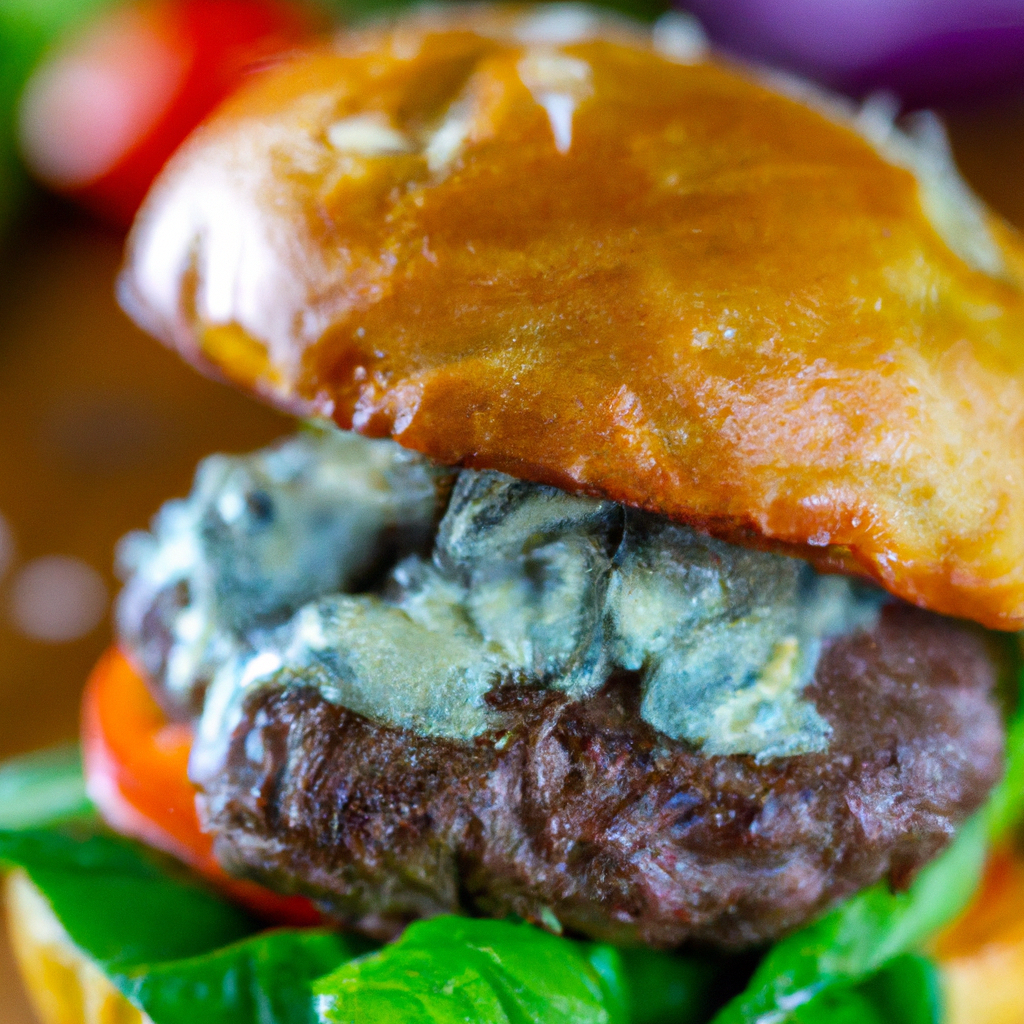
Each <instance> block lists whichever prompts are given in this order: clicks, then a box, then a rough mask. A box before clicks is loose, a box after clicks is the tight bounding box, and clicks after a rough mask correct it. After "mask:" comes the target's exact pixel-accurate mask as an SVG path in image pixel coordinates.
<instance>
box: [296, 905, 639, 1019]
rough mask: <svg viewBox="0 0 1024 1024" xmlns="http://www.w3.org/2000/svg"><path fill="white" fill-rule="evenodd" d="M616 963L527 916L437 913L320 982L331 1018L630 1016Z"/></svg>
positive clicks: (325, 1014)
mask: <svg viewBox="0 0 1024 1024" xmlns="http://www.w3.org/2000/svg"><path fill="white" fill-rule="evenodd" d="M608 967H609V963H608V961H606V962H605V963H604V965H603V969H602V971H600V972H599V971H598V970H596V969H595V967H594V965H593V964H592V963H591V961H590V959H589V957H588V949H587V947H586V946H585V945H583V944H578V943H573V942H570V941H568V940H565V939H560V938H557V937H556V936H554V935H549V934H547V933H546V932H542V931H540V930H539V929H537V928H533V927H531V926H530V925H527V924H512V923H510V922H507V921H478V920H470V919H467V918H460V917H437V918H434V919H433V920H430V921H421V922H418V923H416V924H413V925H410V926H409V928H407V929H406V931H405V933H404V934H403V935H402V937H401V938H400V939H399V940H398V941H397V942H395V943H393V944H392V945H390V946H387V947H386V948H385V949H383V950H381V951H380V952H379V953H375V954H373V955H372V956H368V957H364V958H362V959H361V960H355V961H353V962H352V963H349V964H346V965H344V966H343V967H341V968H339V969H338V970H337V971H335V972H334V973H333V974H330V975H328V976H327V977H326V978H324V979H322V980H321V981H320V982H318V983H317V985H316V986H315V992H316V993H317V995H318V996H319V999H318V1001H317V1002H318V1008H319V1011H320V1019H321V1020H322V1021H324V1022H329V1024H400V1022H405V1021H408V1022H410V1024H413V1022H415V1024H428V1022H429V1024H463V1022H465V1021H473V1022H480V1024H533V1022H541V1021H543V1022H545V1024H562V1022H564V1024H625V1019H626V1018H625V1008H624V1001H623V998H622V991H623V990H622V985H621V981H620V982H619V983H618V984H617V985H613V986H609V984H608V980H607V974H608ZM612 972H614V974H616V975H617V974H619V973H621V966H619V965H614V966H613V967H612Z"/></svg>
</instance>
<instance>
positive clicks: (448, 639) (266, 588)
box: [119, 430, 883, 761]
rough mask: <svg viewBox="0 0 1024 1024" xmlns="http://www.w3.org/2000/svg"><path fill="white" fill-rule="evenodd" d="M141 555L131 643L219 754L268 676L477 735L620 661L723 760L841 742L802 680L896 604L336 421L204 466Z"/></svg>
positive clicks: (646, 709)
mask: <svg viewBox="0 0 1024 1024" xmlns="http://www.w3.org/2000/svg"><path fill="white" fill-rule="evenodd" d="M449 492H450V493H449ZM446 501H447V504H446V506H445V502H446ZM442 508H445V511H444V514H443V516H440V518H438V517H439V513H440V510H441V509H442ZM121 563H122V566H123V569H124V571H125V573H126V576H127V585H126V587H125V589H124V591H123V593H122V596H121V599H120V604H119V625H120V630H121V635H122V638H123V639H124V641H125V643H126V644H127V645H128V646H129V647H130V649H131V650H133V651H134V652H135V655H136V657H137V658H138V659H139V660H140V661H141V662H142V663H143V665H144V666H145V667H146V669H147V671H149V672H150V673H151V674H152V675H153V677H154V678H155V679H156V680H157V681H158V682H159V684H160V685H161V686H162V687H163V688H164V689H165V691H166V692H167V693H168V694H169V695H170V696H171V697H172V698H174V699H177V700H179V701H180V702H181V703H182V704H183V705H185V706H188V707H191V708H193V709H194V710H196V711H198V709H199V708H200V707H202V708H203V711H202V717H201V723H200V730H199V736H198V743H197V746H196V754H195V756H196V757H198V758H200V759H204V758H210V759H213V760H216V758H218V757H219V756H220V754H221V753H222V748H223V744H224V743H225V742H226V739H227V736H228V735H229V734H230V731H231V729H232V728H233V726H234V725H235V724H236V723H237V721H238V719H239V717H240V715H241V709H242V705H243V703H244V700H245V698H246V696H247V695H248V694H249V693H251V692H252V691H253V690H254V689H257V688H262V687H268V686H279V687H280V686H290V685H312V686H315V687H317V688H318V689H319V690H320V692H321V693H322V694H323V695H324V696H325V697H326V698H327V699H328V700H331V701H333V702H336V703H338V704H340V705H342V706H344V707H347V708H349V709H350V710H352V711H355V712H357V713H359V714H362V715H365V716H366V717H368V718H370V719H372V720H374V721H378V722H381V723H386V724H390V725H397V726H401V727H404V728H407V729H412V730H415V731H416V732H419V733H421V734H425V735H433V736H444V737H449V738H452V739H458V740H470V739H472V738H473V737H476V736H479V735H481V734H483V733H486V732H488V731H491V730H495V729H500V728H501V724H502V723H501V718H500V715H499V713H498V712H496V711H495V710H494V709H493V708H492V707H491V706H490V705H489V703H488V701H487V699H486V697H487V694H488V693H489V692H490V691H492V690H493V689H494V688H495V687H498V686H502V685H527V686H534V687H543V688H549V689H554V690H561V691H564V692H565V693H567V694H568V695H569V696H570V697H571V698H572V699H582V698H584V697H586V696H588V695H590V694H593V693H595V692H596V691H597V690H599V689H600V688H601V686H602V685H603V684H604V683H605V682H606V681H607V680H608V679H609V677H610V676H611V675H612V674H613V673H615V672H621V671H628V672H634V673H636V674H637V678H638V680H639V686H640V692H641V704H640V708H641V715H642V716H643V718H644V720H645V721H647V722H648V723H649V724H650V725H651V726H653V727H654V728H655V729H657V730H658V731H659V732H661V733H663V734H664V735H666V736H667V737H670V738H671V739H674V740H682V741H686V742H689V743H691V744H693V745H694V746H696V747H699V748H701V749H702V750H703V751H704V752H705V753H708V754H748V755H753V756H754V757H756V758H757V759H759V760H762V761H763V760H769V759H772V758H777V757H785V756H792V755H794V754H803V753H811V752H815V751H821V750H825V749H827V746H828V742H829V736H830V732H831V730H830V726H829V725H828V723H827V722H826V721H825V720H824V719H823V718H822V717H821V716H820V715H819V714H818V711H817V709H816V708H815V707H814V704H813V703H812V702H811V701H810V700H808V699H806V698H805V697H804V696H803V693H802V691H803V689H804V687H805V685H806V684H807V683H808V682H809V681H810V680H811V678H812V677H813V675H814V670H815V667H816V665H817V662H818V658H819V655H820V652H821V649H822V644H823V642H824V641H825V640H826V639H827V638H829V637H832V636H837V635H840V634H844V633H848V632H851V631H853V630H857V629H868V628H870V627H871V626H872V625H873V624H874V622H875V621H876V619H877V616H878V612H879V608H880V606H881V604H882V601H883V596H882V595H880V593H879V592H878V591H875V590H874V589H873V588H868V587H865V586H864V585H862V584H859V583H856V582H854V581H851V580H848V579H846V578H844V577H837V576H822V575H819V574H818V573H816V572H815V571H814V570H813V569H811V568H810V567H809V566H808V565H806V564H805V563H804V562H802V561H800V560H797V559H792V558H787V557H785V556H782V555H776V554H768V553H765V552H759V551H752V550H748V549H745V548H740V547H737V546H735V545H732V544H728V543H725V542H724V541H719V540H715V539H713V538H709V537H706V536H704V535H703V534H700V533H698V532H696V531H695V530H692V529H690V528H688V527H685V526H681V525H678V524H674V523H671V522H669V521H667V520H665V519H663V518H661V517H658V516H654V515H650V514H647V513H642V512H638V511H636V510H633V509H627V508H624V507H623V506H621V505H617V504H615V503H613V502H608V501H599V500H596V499H592V498H586V497H580V496H576V495H571V494H567V493H565V492H563V491H560V490H557V489H555V488H551V487H545V486H541V485H537V484H530V483H526V482H524V481H520V480H516V479H514V478H512V477H509V476H505V475H503V474H501V473H496V472H478V471H473V470H462V471H460V472H458V473H457V474H454V473H453V472H451V471H448V470H443V469H440V468H438V467H435V466H433V465H432V464H431V463H429V462H428V461H427V460H425V459H423V458H421V457H420V456H417V455H415V454H414V453H410V452H407V451H405V450H404V449H402V448H400V447H399V446H398V445H396V444H394V443H393V442H387V441H368V440H365V439H363V438H360V437H357V436H355V435H348V434H342V433H339V432H336V431H330V430H327V431H318V432H308V433H303V434H300V435H299V436H297V437H295V438H293V439H291V440H288V441H285V442H283V443H281V444H279V445H277V446H275V447H273V448H270V449H266V450H264V451H260V452H256V453H253V454H251V455H247V456H241V457H233V458H228V457H225V456H214V457H213V458H211V459H208V460H206V462H204V463H203V464H202V465H201V467H200V469H199V471H198V473H197V476H196V482H195V486H194V488H193V491H192V494H191V495H190V496H189V497H188V498H187V499H185V500H183V501H178V502H171V503H169V504H168V505H167V506H165V507H164V509H163V510H162V511H161V512H160V513H159V515H158V516H157V517H156V519H155V520H154V522H153V528H152V531H151V532H150V533H148V534H134V535H131V536H129V537H128V538H126V540H125V541H124V542H123V545H122V548H121Z"/></svg>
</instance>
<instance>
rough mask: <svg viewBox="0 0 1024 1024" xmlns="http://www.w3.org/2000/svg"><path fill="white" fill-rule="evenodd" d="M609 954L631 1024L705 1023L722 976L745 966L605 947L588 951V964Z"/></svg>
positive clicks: (723, 979) (722, 960)
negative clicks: (618, 973) (613, 959)
mask: <svg viewBox="0 0 1024 1024" xmlns="http://www.w3.org/2000/svg"><path fill="white" fill-rule="evenodd" d="M609 954H614V955H615V957H616V958H617V959H618V961H619V962H620V963H621V965H622V975H621V976H622V978H623V980H624V988H625V992H624V1002H625V1005H626V1007H627V1014H626V1016H627V1018H628V1020H629V1021H630V1024H699V1022H702V1021H707V1020H710V1018H711V1016H712V1012H713V1010H714V1009H715V1008H716V1007H717V1006H721V1005H722V1002H723V999H724V997H723V996H722V995H721V992H722V989H723V987H724V984H725V983H726V982H727V976H728V975H731V974H733V973H735V972H736V971H737V970H738V971H740V972H743V971H744V963H745V962H744V961H737V960H735V959H728V958H724V957H718V958H714V959H713V958H710V957H699V956H678V955H672V954H669V953H660V952H657V951H655V950H650V949H614V948H613V947H611V946H606V945H597V946H594V947H593V951H592V952H591V954H590V962H591V963H593V964H594V965H595V966H598V964H599V963H600V962H601V959H602V958H603V957H605V956H608V955H609ZM598 969H599V970H600V967H598ZM733 991H735V989H733Z"/></svg>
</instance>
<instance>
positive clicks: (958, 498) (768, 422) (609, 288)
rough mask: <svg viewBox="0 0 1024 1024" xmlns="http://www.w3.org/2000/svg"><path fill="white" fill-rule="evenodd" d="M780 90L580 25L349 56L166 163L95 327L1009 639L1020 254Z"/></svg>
mask: <svg viewBox="0 0 1024 1024" xmlns="http://www.w3.org/2000/svg"><path fill="white" fill-rule="evenodd" d="M789 92H790V95H783V94H782V93H781V92H778V91H773V89H772V88H769V87H768V86H766V85H765V84H763V83H762V82H761V81H760V79H759V76H758V75H757V74H756V73H755V72H753V71H750V70H743V69H736V68H732V67H728V66H724V65H722V64H720V63H713V62H709V61H705V60H702V59H701V58H700V56H699V55H698V52H697V46H696V40H695V39H693V38H690V37H688V36H687V35H686V33H685V31H683V29H682V26H681V25H679V24H673V23H671V22H670V23H667V24H663V25H662V26H661V27H660V28H659V29H658V30H657V31H655V33H654V34H653V36H652V35H650V34H648V33H646V32H644V31H642V30H640V29H638V28H631V27H629V26H628V25H625V24H622V23H619V22H614V21H607V20H605V19H600V18H598V17H597V16H595V15H593V14H592V13H590V12H588V11H586V10H585V9H579V8H565V7H561V8H553V9H548V10H543V9H542V10H541V11H540V12H539V13H524V12H523V11H522V10H516V9H514V8H469V9H468V11H466V10H465V9H464V10H463V12H461V13H458V14H455V13H452V12H451V11H450V10H448V11H446V10H444V9H440V10H434V11H430V10H428V11H426V12H420V13H418V14H415V15H413V16H411V17H410V18H407V19H406V20H403V21H398V22H395V23H391V24H388V25H384V26H381V27H377V28H371V29H367V30H364V31H361V32H355V33H351V34H348V35H344V36H341V37H340V38H338V39H337V40H335V41H334V42H333V43H332V44H330V45H325V47H324V48H322V49H321V50H320V51H318V52H315V53H311V54H309V55H306V56H305V57H302V58H301V59H298V60H296V61H294V62H290V63H287V64H285V65H283V66H280V67H278V68H275V69H271V70H270V71H268V72H267V73H265V74H263V75H261V76H260V77H259V78H257V79H256V80H254V81H253V82H252V84H251V85H250V86H249V87H248V88H247V89H246V90H244V91H243V92H242V93H241V94H240V95H239V96H238V97H236V98H235V99H234V100H232V101H231V102H229V104H228V105H227V106H226V107H224V108H223V109H222V110H221V112H220V113H219V114H218V115H217V116H216V117H215V118H214V119H213V121H211V122H210V123H209V124H208V125H206V126H205V127H204V128H203V129H202V130H200V132H199V133H197V134H196V135H195V136H194V137H193V139H192V140H191V141H190V142H189V143H188V144H187V145H186V146H185V148H184V149H183V150H182V151H181V152H180V154H179V155H178V156H177V157H176V158H175V159H174V160H173V161H172V163H171V165H170V167H169V168H168V170H167V171H166V172H165V173H164V175H163V177H162V178H161V179H160V181H159V183H158V184H157V186H156V188H155V189H154V191H153V193H152V194H151V196H150V198H149V200H148V202H147V204H146V206H145V207H144V212H143V214H142V217H141V219H140V221H139V222H138V224H137V225H136V228H135V230H134V234H133V236H132V242H131V246H130V253H129V258H128V263H127V266H126V269H125V271H124V275H123V278H122V298H123V301H124V302H125V305H126V307H127V308H128V309H129V311H130V312H131V313H132V314H133V315H134V316H135V317H136V319H137V320H139V321H140V322H141V323H142V324H143V325H144V326H146V327H147V328H148V329H150V330H151V331H153V332H154V333H155V334H157V335H158V336H160V337H162V338H163V339H164V340H165V341H167V342H168V343H169V344H172V345H174V346H175V347H177V348H178V349H179V350H180V351H181V352H182V353H183V354H184V355H185V356H186V358H188V359H190V360H192V361H193V362H195V363H196V364H197V365H199V366H201V367H203V368H204V369H206V370H207V371H208V372H216V373H219V374H221V375H223V376H225V377H227V378H230V379H232V380H234V381H236V382H238V383H240V384H242V385H244V386H246V387H249V388H252V389H254V390H255V391H257V392H259V393H260V394H261V395H263V396H264V397H266V398H268V399H269V400H270V401H272V402H274V403H276V404H278V405H281V406H283V407H285V408H289V409H292V410H295V411H300V412H303V413H305V414H309V415H320V416H330V417H332V418H333V419H334V420H335V421H336V422H337V423H338V424H339V425H341V426H343V427H349V426H351V427H354V428H355V429H356V430H359V431H362V432H364V433H367V434H372V435H391V436H393V437H395V438H396V439H397V440H398V441H399V442H400V443H401V444H403V445H406V446H408V447H410V448H414V449H417V450H418V451H421V452H424V453H426V454H427V455H429V456H431V457H433V458H435V459H437V460H440V461H441V462H445V463H452V464H462V465H469V466H476V467H491V468H497V469H500V470H504V471H506V472H510V473H513V474H515V475H517V476H520V477H523V478H526V479H530V480H534V481H539V482H544V483H552V484H555V485H557V486H560V487H563V488H566V489H568V490H581V491H585V492H587V493H591V494H595V495H603V496H606V497H609V498H612V499H614V500H616V501H621V502H625V503H627V504H630V505H635V506H639V507H643V508H646V509H650V510H653V511H657V512H661V513H664V514H666V515H668V516H670V517H672V518H674V519H678V520H680V521H684V522H687V523H691V524H695V525H697V526H699V527H701V528H704V529H707V530H709V531H711V532H713V533H715V534H717V535H719V536H723V537H726V538H728V539H732V540H735V541H738V542H739V543H744V544H756V545H762V544H763V545H769V546H772V547H780V548H783V549H792V550H794V551H795V552H796V553H798V554H800V555H801V556H803V557H805V558H810V559H811V560H813V561H815V562H816V563H817V564H818V565H823V566H825V567H832V568H837V569H842V570H845V571H852V572H862V573H864V574H866V575H869V576H871V577H873V578H875V579H876V580H878V581H879V582H880V583H881V584H882V585H883V586H885V587H886V588H887V589H889V590H890V591H891V592H893V593H895V594H898V595H899V596H901V597H903V598H905V599H907V600H908V601H911V602H914V603H917V604H919V605H923V606H926V607H929V608H932V609H934V610H937V611H941V612H945V613H948V614H951V615H956V616H962V617H966V618H971V619H976V620H978V621H980V622H983V623H985V624H986V625H989V626H993V627H998V628H1005V629H1017V628H1020V627H1021V626H1024V419H1022V417H1024V285H1022V282H1024V256H1022V250H1021V247H1020V243H1019V240H1018V239H1017V238H1016V236H1014V235H1012V233H1011V232H1010V230H1009V229H1008V228H1006V227H1005V226H1003V225H1002V224H1000V223H998V222H997V221H996V220H995V219H994V218H992V217H991V216H990V215H988V214H987V213H986V211H984V209H983V208H982V207H981V206H980V204H979V203H978V202H977V200H975V199H974V198H973V197H972V196H971V195H970V193H969V192H968V191H967V190H966V188H965V187H964V186H963V185H962V183H961V182H960V181H959V179H958V178H957V177H956V174H955V172H954V171H953V170H952V167H951V165H949V164H948V162H944V161H946V160H947V158H945V157H944V155H943V152H942V150H941V146H940V145H939V144H938V143H935V142H934V140H933V144H932V145H931V146H930V147H929V146H927V145H925V146H923V147H922V146H919V145H917V144H915V143H913V142H912V140H911V139H910V138H909V137H907V136H904V135H903V134H902V133H900V132H898V131H897V130H896V129H894V128H893V127H892V125H891V123H890V124H886V123H884V119H879V117H878V116H876V114H877V112H873V111H872V110H871V109H869V110H867V111H861V112H857V111H855V110H853V109H851V110H849V111H847V110H845V109H844V108H842V107H841V106H840V105H839V104H838V102H837V101H830V100H828V99H827V98H825V97H811V98H806V97H805V98H804V99H803V100H801V99H800V98H794V96H793V95H792V89H790V90H789ZM928 127H929V124H928V123H927V122H925V123H924V128H925V129H928ZM925 134H926V135H927V134H928V133H927V131H926V132H925Z"/></svg>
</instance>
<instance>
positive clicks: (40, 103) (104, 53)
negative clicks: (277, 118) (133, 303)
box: [19, 0, 318, 226]
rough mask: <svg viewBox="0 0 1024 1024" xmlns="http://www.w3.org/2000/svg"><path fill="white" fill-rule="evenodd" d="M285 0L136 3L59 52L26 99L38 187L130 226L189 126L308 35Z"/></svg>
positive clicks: (23, 138)
mask: <svg viewBox="0 0 1024 1024" xmlns="http://www.w3.org/2000/svg"><path fill="white" fill-rule="evenodd" d="M317 25H318V22H317V21H316V19H315V18H314V16H313V14H312V9H311V8H307V7H304V6H299V5H297V4H294V3H286V2H283V0H144V2H141V3H134V4H128V5H124V6H116V7H113V8H110V9H107V10H105V11H103V12H102V13H101V14H100V15H99V16H98V17H97V19H96V20H94V21H93V22H91V23H90V24H88V25H87V26H86V27H85V28H84V29H82V30H81V31H79V32H78V33H76V34H74V35H72V36H71V37H70V38H69V39H67V40H66V41H65V42H64V43H63V45H60V46H58V47H57V48H56V49H55V50H54V51H53V52H52V53H51V54H50V55H49V56H48V57H47V58H46V59H44V60H43V62H42V63H41V64H40V65H39V67H38V68H37V69H36V70H35V72H34V73H33V75H32V77H31V78H30V79H29V82H28V84H27V85H26V87H25V91H24V93H23V95H22V101H21V108H20V119H19V136H20V143H21V149H22V153H23V156H24V158H25V161H26V163H27V164H28V165H29V167H30V168H31V170H32V171H33V172H34V173H35V174H36V175H37V177H39V178H40V179H41V180H42V181H43V182H44V183H45V184H47V185H49V186H50V187H51V188H53V189H54V190H55V191H58V192H62V193H64V194H65V195H68V196H70V197H72V198H73V199H75V200H76V201H78V202H80V203H82V204H83V205H85V206H87V207H89V208H90V209H92V210H93V211H94V212H95V213H98V214H99V215H100V216H102V217H104V218H106V219H108V220H111V221H113V222H114V223H116V224H119V225H122V226H127V225H128V224H130V223H131V220H132V218H133V216H134V215H135V211H136V210H137V209H138V206H139V204H140V203H141V201H142V198H143V196H145V194H146V191H147V190H148V188H149V186H150V184H151V182H152V181H153V178H154V177H155V176H156V174H157V173H158V172H159V170H160V168H161V167H163V165H164V163H165V162H166V161H167V158H168V157H169V156H170V155H171V153H173V152H174V150H175V149H176V148H177V147H178V145H179V144H180V143H181V142H182V141H183V140H184V138H185V137H186V136H187V135H188V134H189V132H191V131H192V129H193V128H195V127H196V125H198V124H199V122H200V121H201V120H202V119H203V118H204V117H205V116H206V115H207V114H208V113H209V112H210V111H211V110H212V109H213V108H214V107H215V106H216V105H217V104H218V103H219V102H220V101H221V100H222V99H224V98H225V97H226V96H227V95H228V94H230V93H231V92H232V91H233V90H234V89H235V88H237V86H238V85H239V84H240V83H241V81H242V80H243V79H244V77H245V76H246V74H247V73H248V72H249V71H250V70H251V69H252V68H253V66H254V65H259V64H261V63H263V62H265V61H267V60H269V59H272V58H274V57H275V56H278V55H280V54H281V53H283V52H286V51H288V50H290V49H292V48H294V47H295V46H297V45H299V44H301V43H302V42H303V41H305V40H307V39H309V38H310V37H311V36H312V34H313V33H314V31H315V30H316V28H317Z"/></svg>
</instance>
